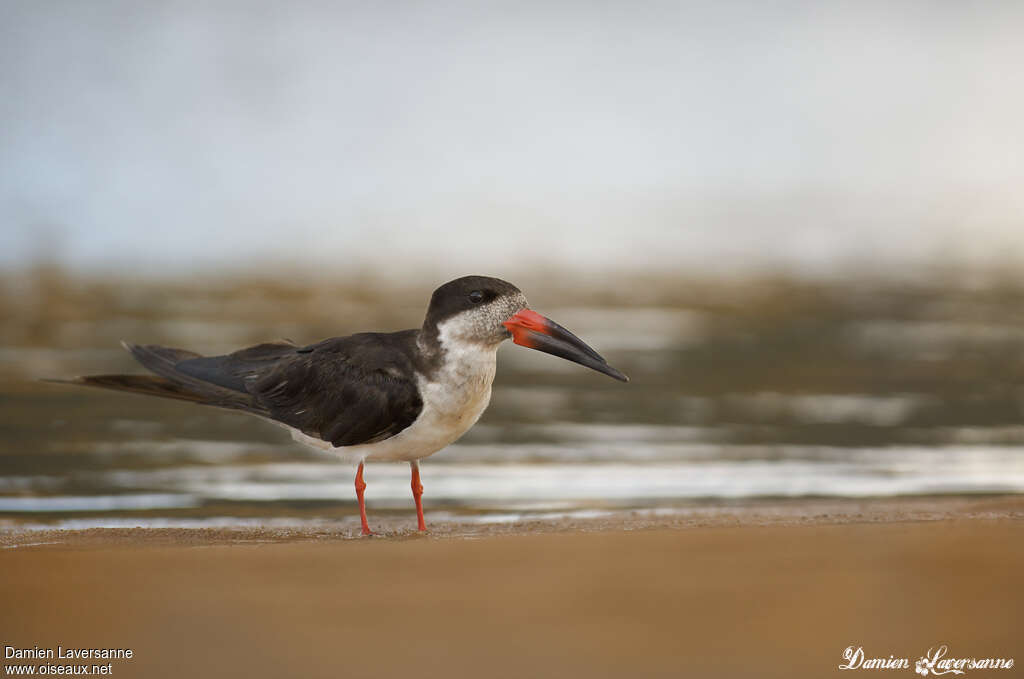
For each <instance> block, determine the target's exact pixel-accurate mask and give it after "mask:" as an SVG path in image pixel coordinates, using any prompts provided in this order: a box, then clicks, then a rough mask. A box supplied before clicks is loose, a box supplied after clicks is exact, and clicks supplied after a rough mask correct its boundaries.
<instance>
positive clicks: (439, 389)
mask: <svg viewBox="0 0 1024 679" xmlns="http://www.w3.org/2000/svg"><path fill="white" fill-rule="evenodd" d="M447 349H448V351H447V352H446V355H445V361H444V364H443V365H442V366H441V368H440V369H439V370H437V371H436V373H435V374H434V375H432V378H431V379H429V380H428V379H427V378H425V377H423V376H419V377H418V387H419V391H420V398H422V399H423V410H422V411H420V414H419V417H417V418H416V420H415V421H414V422H413V423H412V424H411V425H409V426H408V427H406V428H405V429H403V430H402V431H400V432H399V433H398V434H396V435H394V436H392V437H391V438H389V439H385V440H384V441H378V442H377V443H369V444H365V445H356V446H341V447H334V446H332V445H331V444H330V443H329V442H327V441H323V440H321V439H318V438H314V437H312V436H307V435H306V434H303V433H302V432H300V431H298V430H297V429H292V437H293V438H294V439H295V440H296V441H300V442H302V443H305V444H307V445H310V446H312V447H314V448H317V449H319V450H327V451H329V452H331V453H334V454H336V455H338V456H339V457H341V458H342V459H344V460H347V461H349V462H352V463H358V462H360V461H362V460H383V461H394V462H398V461H406V462H408V461H412V460H419V459H422V458H424V457H428V456H430V455H433V454H434V453H436V452H437V451H439V450H441V449H442V448H444V447H445V446H447V445H448V444H450V443H452V442H453V441H455V440H456V439H458V438H459V437H460V436H462V435H463V434H465V433H466V432H467V431H468V430H469V428H470V427H472V426H473V425H474V424H476V421H477V420H478V419H480V415H482V414H483V412H484V410H485V409H486V408H487V404H488V403H490V400H491V384H492V383H493V382H494V371H495V358H496V354H497V346H495V347H480V346H477V345H472V346H461V345H459V344H454V346H453V343H450V344H449V346H448V347H447Z"/></svg>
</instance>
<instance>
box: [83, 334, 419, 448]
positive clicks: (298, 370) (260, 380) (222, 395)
mask: <svg viewBox="0 0 1024 679" xmlns="http://www.w3.org/2000/svg"><path fill="white" fill-rule="evenodd" d="M417 333H418V331H417V330H406V331H403V332H396V333H359V334H357V335H350V336H348V337H337V338H333V339H329V340H324V341H323V342H319V343H317V344H313V345H310V346H307V347H297V346H295V345H294V344H291V343H290V342H274V343H269V344H260V345H257V346H254V347H249V348H247V349H242V350H240V351H236V352H234V353H232V354H226V355H224V356H199V355H198V354H194V353H192V352H187V351H183V350H180V349H171V348H168V347H161V346H157V345H131V344H125V347H126V348H127V349H128V350H129V351H131V352H132V355H133V356H135V358H136V359H137V360H138V361H139V362H140V363H142V365H144V366H145V367H147V368H149V369H150V370H152V371H153V372H154V373H156V374H157V375H159V376H160V377H162V378H164V380H162V381H160V384H159V385H157V386H159V387H160V388H159V389H157V388H152V386H153V385H150V384H149V383H146V384H145V385H142V386H145V387H146V388H145V389H143V388H140V385H138V384H137V382H138V380H134V381H133V380H131V379H129V378H131V377H133V376H119V375H112V376H100V377H102V379H100V377H96V378H79V380H78V381H77V382H76V383H78V384H86V385H89V386H99V387H105V388H110V389H120V390H122V391H134V392H136V393H146V394H149V395H154V396H165V397H171V398H181V399H184V400H191V401H196V402H199V403H203V404H207V405H215V406H220V407H224V408H231V409H234V410H241V411H243V412H248V413H252V414H254V415H260V416H261V417H265V418H268V419H271V420H275V421H277V422H282V423H284V424H287V425H289V426H291V427H295V428H296V429H298V430H300V431H302V432H303V433H305V434H307V435H309V436H313V437H316V438H319V439H323V440H324V441H329V442H330V443H331V444H332V445H335V446H354V445H358V444H362V443H375V442H377V441H383V440H384V439H387V438H390V437H392V436H394V435H395V434H397V433H398V432H400V431H402V430H403V429H405V428H406V427H408V426H409V425H411V424H412V423H413V422H414V421H415V420H416V418H417V417H418V416H419V414H420V411H421V410H422V409H423V401H422V399H421V398H420V394H419V389H417V387H416V381H415V380H416V378H415V365H414V362H413V355H414V349H415V345H416V336H417ZM129 387H131V388H129Z"/></svg>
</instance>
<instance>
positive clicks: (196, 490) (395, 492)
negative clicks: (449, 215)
mask: <svg viewBox="0 0 1024 679" xmlns="http://www.w3.org/2000/svg"><path fill="white" fill-rule="evenodd" d="M943 280H946V281H949V280H957V279H950V278H948V277H947V278H945V279H943ZM516 282H517V283H519V284H520V286H521V287H523V288H524V289H525V291H526V293H527V295H528V296H529V297H530V298H531V302H532V304H533V306H534V307H535V308H537V309H538V310H540V311H542V312H543V313H545V314H546V315H549V316H551V317H552V318H554V319H556V320H558V321H559V322H560V323H562V324H564V325H566V326H567V327H569V328H571V329H573V330H574V331H575V332H576V333H577V334H579V335H580V336H581V337H583V338H585V339H586V340H587V341H588V342H590V343H591V344H592V345H593V346H595V347H596V348H597V349H598V350H599V351H601V353H602V354H604V355H605V356H606V358H608V360H609V362H611V363H612V364H613V365H615V366H617V367H619V368H621V369H622V370H624V371H625V372H626V373H628V374H629V375H630V376H631V377H632V382H630V383H629V384H628V385H622V384H619V383H617V382H614V381H612V380H609V379H607V378H604V377H603V376H601V375H598V374H596V373H593V372H590V371H587V370H585V369H583V368H581V367H579V366H576V365H574V364H570V363H567V362H563V361H559V360H558V359H555V358H553V357H550V356H546V355H542V354H539V353H536V352H530V351H527V350H525V349H523V348H521V347H516V346H513V345H508V346H505V347H503V348H502V349H501V351H500V352H499V369H498V377H497V380H496V385H495V390H494V396H493V399H492V403H491V407H490V408H489V410H488V411H487V412H486V413H485V415H484V416H483V418H482V420H481V421H480V423H479V424H478V425H477V426H476V427H474V428H473V429H472V430H471V431H470V432H469V433H468V434H467V435H466V436H465V437H464V438H463V439H462V440H460V441H459V442H457V443H456V444H454V445H452V446H450V447H449V448H448V449H446V450H444V451H441V452H440V453H437V454H436V455H434V456H433V457H431V458H429V459H428V460H427V461H425V462H424V464H423V481H424V485H425V486H426V498H427V509H428V512H430V511H435V512H439V513H440V514H441V515H450V514H452V513H455V514H459V515H461V516H467V515H474V516H479V517H483V520H486V517H488V516H490V517H493V520H504V519H503V518H502V517H509V516H522V515H532V516H543V515H550V513H551V512H567V511H568V512H580V511H583V512H586V511H603V510H606V509H609V508H612V509H618V508H661V509H664V508H671V507H673V506H678V505H680V504H687V503H694V502H701V503H706V502H730V501H734V500H737V499H745V498H763V497H808V496H819V497H822V496H833V497H872V496H903V495H922V494H962V493H1019V492H1024V286H1022V285H1020V284H1019V283H1018V282H1016V281H1015V279H1013V278H1007V277H998V276H997V277H994V278H990V279H987V280H984V281H981V282H979V281H969V280H959V281H958V282H956V283H955V284H952V283H946V284H945V285H942V286H937V285H934V284H930V283H928V282H927V281H922V280H919V281H917V282H907V281H902V282H899V283H897V282H893V281H888V282H887V281H879V280H859V281H850V280H844V281H822V280H817V281H807V280H797V279H787V278H778V277H774V278H761V279H756V280H743V281H724V280H690V279H684V278H681V277H680V278H658V279H644V278H641V277H633V278H630V279H628V280H617V281H605V282H603V283H602V282H594V281H571V280H570V281H552V280H551V279H550V278H549V277H541V276H538V277H537V278H536V280H532V281H531V280H520V281H516ZM435 283H436V282H435ZM432 287H433V284H432V283H423V284H415V285H414V284H407V285H396V284H389V283H386V282H381V281H377V282H372V281H371V282H367V281H366V280H363V281H362V282H354V281H328V280H306V281H300V282H293V283H289V284H284V283H281V282H276V281H272V280H266V279H258V278H242V277H236V278H222V279H216V280H210V281H203V282H201V283H200V282H195V281H154V280H149V279H124V280H106V279H96V278H81V277H67V276H65V275H64V274H61V273H60V272H58V271H53V270H46V269H40V270H38V271H35V272H32V273H28V274H23V275H18V276H9V277H7V278H6V279H4V281H3V287H2V290H3V295H2V298H0V300H2V301H0V305H2V306H0V311H2V312H3V317H4V319H5V322H4V324H3V327H2V329H0V404H2V407H0V517H2V519H3V520H4V521H5V522H6V523H8V524H9V525H15V524H16V525H25V524H32V525H53V524H54V523H57V524H58V525H71V526H76V525H77V526H85V525H126V523H125V522H127V524H128V525H194V524H195V523H196V522H200V523H202V522H207V523H209V522H211V521H212V522H218V521H220V522H224V521H227V522H230V521H237V522H247V521H281V520H292V521H332V520H351V517H352V515H353V513H354V504H355V493H354V490H353V487H352V469H351V468H350V467H348V466H347V465H345V464H342V463H340V462H337V461H335V460H333V459H332V458H330V457H328V456H325V455H323V454H320V453H316V452H314V451H310V450H307V449H305V448H303V447H301V446H299V445H298V444H295V443H294V442H292V441H291V440H290V439H289V437H288V436H287V434H286V433H285V432H283V431H282V430H281V429H279V428H277V427H275V426H273V425H270V424H268V423H265V422H262V421H259V420H257V419H255V418H250V417H246V416H244V415H239V414H235V413H230V412H227V411H218V410H214V409H207V408H201V407H197V406H193V405H189V404H182V403H177V402H173V401H165V400H160V399H148V398H142V397H136V396H131V395H122V394H117V393H112V392H104V391H100V390H87V389H83V388H74V387H68V386H60V385H52V384H45V383H40V382H38V381H37V379H36V378H39V377H68V376H72V375H78V374H88V373H104V372H126V371H127V372H135V371H139V370H141V368H139V367H138V366H136V365H134V364H133V362H132V361H131V359H130V358H129V357H128V356H127V354H125V353H124V352H123V350H121V348H120V347H119V345H118V340H119V339H121V338H124V339H130V340H132V341H137V342H146V343H164V344H169V345H173V346H182V347H186V348H190V349H193V350H197V351H200V352H203V353H211V354H212V353H222V352H225V351H230V350H233V349H235V348H238V347H240V346H243V345H245V344H249V343H256V342H260V341H264V340H268V339H274V338H278V337H288V338H291V339H293V340H295V341H297V342H311V341H315V340H317V339H321V338H323V337H328V336H332V335H340V334H347V333H350V332H355V331H360V330H397V329H401V328H405V327H413V326H416V325H418V324H419V323H420V321H421V316H422V313H423V308H424V306H425V304H426V300H427V298H428V297H429V292H430V290H431V289H432ZM367 482H368V484H369V490H368V498H369V502H370V505H371V507H373V508H374V509H375V510H379V511H385V512H388V511H396V512H411V508H412V502H411V498H410V497H409V485H408V467H407V466H406V465H404V464H403V465H387V464H372V465H370V466H369V467H368V469H367ZM82 522H85V523H82ZM174 522H177V523H174ZM190 522H191V523H190Z"/></svg>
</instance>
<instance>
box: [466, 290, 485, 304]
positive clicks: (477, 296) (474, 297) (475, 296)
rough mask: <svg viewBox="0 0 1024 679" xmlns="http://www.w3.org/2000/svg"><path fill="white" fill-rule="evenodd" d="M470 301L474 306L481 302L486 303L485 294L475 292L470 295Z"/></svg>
mask: <svg viewBox="0 0 1024 679" xmlns="http://www.w3.org/2000/svg"><path fill="white" fill-rule="evenodd" d="M469 301H470V302H472V303H473V304H479V303H480V302H482V301H484V293H482V292H480V291H479V290H474V291H473V292H471V293H469Z"/></svg>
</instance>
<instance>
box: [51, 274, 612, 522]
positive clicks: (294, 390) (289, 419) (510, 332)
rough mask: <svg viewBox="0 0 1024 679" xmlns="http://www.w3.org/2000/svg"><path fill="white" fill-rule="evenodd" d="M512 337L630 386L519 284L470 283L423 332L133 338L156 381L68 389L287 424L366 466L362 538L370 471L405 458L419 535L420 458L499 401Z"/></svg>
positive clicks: (445, 291)
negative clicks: (501, 363)
mask: <svg viewBox="0 0 1024 679" xmlns="http://www.w3.org/2000/svg"><path fill="white" fill-rule="evenodd" d="M509 338H511V339H512V341H513V342H515V343H516V344H519V345H522V346H524V347H529V348H531V349H537V350H538V351H543V352H546V353H549V354H554V355H555V356H559V357H561V358H564V359H567V360H570V361H574V362H576V363H579V364H581V365H584V366H586V367H588V368H592V369H594V370H596V371H598V372H601V373H604V374H605V375H609V376H611V377H614V378H615V379H617V380H621V381H623V382H627V381H629V378H627V377H626V376H625V375H623V374H622V373H621V372H619V371H618V370H616V369H615V368H613V367H611V366H610V365H608V363H607V362H606V361H605V360H604V359H603V358H601V356H600V355H599V354H598V353H597V352H596V351H594V350H593V349H591V348H590V347H589V346H587V345H586V344H585V343H584V342H583V341H582V340H581V339H579V338H578V337H576V335H574V334H572V333H571V332H569V331H568V330H566V329H565V328H563V327H562V326H560V325H559V324H557V323H555V322H554V321H552V320H551V319H549V318H545V317H544V316H542V315H540V314H539V313H537V312H536V311H532V310H531V309H530V308H529V307H528V306H527V303H526V297H525V296H524V295H523V293H522V292H521V291H520V290H519V288H517V287H516V286H514V285H512V284H511V283H507V282H505V281H503V280H499V279H497V278H488V277H486V276H465V277H463V278H458V279H456V280H454V281H451V282H449V283H445V284H444V285H442V286H441V287H439V288H438V289H437V290H435V291H434V294H433V296H431V298H430V306H429V307H428V308H427V315H426V318H425V319H424V321H423V326H422V327H420V328H418V329H414V330H403V331H401V332H391V333H379V332H361V333H357V334H355V335H349V336H347V337H334V338H331V339H326V340H324V341H322V342H317V343H316V344H310V345H307V346H297V345H295V344H292V343H291V342H285V341H281V342H271V343H267V344H259V345H257V346H253V347H248V348H246V349H241V350H239V351H236V352H234V353H232V354H226V355H224V356H201V355H200V354H196V353H193V352H191V351H185V350H184V349H172V348H170V347H163V346H158V345H152V344H148V345H146V344H144V345H139V344H128V343H126V342H125V343H123V344H124V347H125V348H126V349H127V350H128V351H130V352H131V354H132V356H134V357H135V359H136V360H138V362H139V363H141V364H142V365H143V366H145V367H146V368H148V369H149V370H150V371H151V372H153V373H155V374H154V375H91V376H87V377H79V378H77V379H74V380H70V382H72V383H74V384H82V385H87V386H93V387H104V388H108V389H117V390H120V391H128V392H134V393H138V394H146V395H150V396H162V397H165V398H174V399H180V400H184V401H192V402H195V403H200V404H204V405H211V406H218V407H221V408H229V409H232V410H239V411H242V412H245V413H250V414H252V415H258V416H260V417H262V418H265V419H268V420H271V421H273V422H276V423H278V424H281V425H284V426H285V427H287V428H288V429H290V430H291V432H292V436H293V437H294V438H295V439H296V440H297V441H301V442H302V443H305V444H308V445H311V446H313V447H315V448H318V449H321V450H328V451H330V452H333V453H335V454H337V455H339V456H340V457H342V458H343V459H347V460H349V461H351V462H352V463H353V464H357V465H358V467H357V471H356V479H355V486H356V497H357V498H358V500H359V516H360V519H361V521H362V532H363V535H370V534H371V532H370V526H369V524H368V523H367V521H366V504H365V502H364V499H363V491H364V490H365V489H366V484H365V482H364V481H363V465H364V463H365V462H366V461H368V460H383V461H404V462H408V463H409V464H410V465H411V467H412V494H413V498H414V500H415V502H416V518H417V520H418V526H419V530H426V523H425V522H424V519H423V503H422V499H421V496H422V494H423V486H422V485H421V484H420V474H419V460H421V459H423V458H425V457H427V456H429V455H433V454H434V453H436V452H437V451H439V450H441V449H442V448H444V447H445V446H447V445H448V444H450V443H452V442H453V441H455V440H456V439H458V438H459V437H460V436H462V435H463V434H464V433H466V431H467V430H468V429H469V428H470V427H472V426H473V424H474V423H476V421H477V419H478V418H479V417H480V415H481V414H482V413H483V411H484V409H485V408H486V407H487V404H488V402H489V401H490V399H491V383H492V382H493V381H494V371H495V358H496V354H497V351H498V346H499V345H500V344H501V343H502V342H503V341H505V340H506V339H509Z"/></svg>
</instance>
